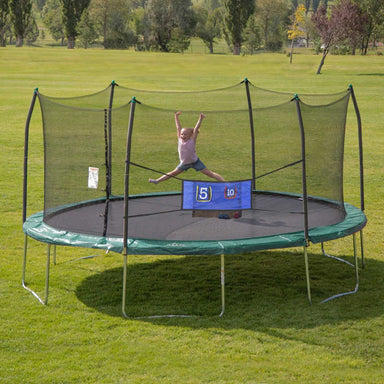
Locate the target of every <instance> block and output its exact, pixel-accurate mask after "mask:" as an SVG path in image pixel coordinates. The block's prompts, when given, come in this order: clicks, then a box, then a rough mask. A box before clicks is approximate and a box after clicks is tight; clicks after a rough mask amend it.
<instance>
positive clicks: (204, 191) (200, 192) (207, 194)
mask: <svg viewBox="0 0 384 384" xmlns="http://www.w3.org/2000/svg"><path fill="white" fill-rule="evenodd" d="M211 200H212V188H211V187H210V186H208V187H201V186H200V185H197V186H196V201H198V202H200V203H206V202H209V201H211Z"/></svg>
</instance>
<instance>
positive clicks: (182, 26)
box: [146, 0, 196, 52]
mask: <svg viewBox="0 0 384 384" xmlns="http://www.w3.org/2000/svg"><path fill="white" fill-rule="evenodd" d="M146 19H147V21H148V25H149V29H150V33H151V35H152V37H151V38H150V39H151V40H152V42H153V44H154V46H155V47H156V48H157V49H159V50H160V51H162V52H169V51H170V50H171V47H172V50H174V49H175V45H176V46H177V45H178V44H174V43H173V42H172V39H176V41H179V42H180V39H181V34H183V35H184V37H185V38H186V39H189V37H190V36H191V34H192V32H193V29H194V27H195V24H196V21H195V18H194V13H193V10H192V2H191V0H148V3H147V5H146ZM174 29H177V30H176V31H175V32H174V33H173V35H172V31H173V30H174ZM178 46H179V48H180V47H183V46H185V45H184V44H181V45H178Z"/></svg>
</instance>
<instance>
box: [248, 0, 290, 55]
mask: <svg viewBox="0 0 384 384" xmlns="http://www.w3.org/2000/svg"><path fill="white" fill-rule="evenodd" d="M288 14H289V3H288V1H286V0H258V1H257V3H256V17H257V20H258V24H259V26H260V29H261V34H262V38H263V40H264V46H265V47H266V49H269V50H273V51H278V50H280V49H281V47H282V44H283V43H282V41H283V33H284V34H285V31H286V28H285V27H286V26H288V24H289V17H288Z"/></svg>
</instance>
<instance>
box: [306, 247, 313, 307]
mask: <svg viewBox="0 0 384 384" xmlns="http://www.w3.org/2000/svg"><path fill="white" fill-rule="evenodd" d="M304 260H305V275H306V277H307V295H308V301H309V304H312V298H311V282H310V279H309V263H308V250H307V246H304Z"/></svg>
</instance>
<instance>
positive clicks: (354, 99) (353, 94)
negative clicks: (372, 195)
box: [349, 85, 365, 211]
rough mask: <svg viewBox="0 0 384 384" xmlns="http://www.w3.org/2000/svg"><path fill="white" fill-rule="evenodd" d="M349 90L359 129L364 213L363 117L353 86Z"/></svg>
mask: <svg viewBox="0 0 384 384" xmlns="http://www.w3.org/2000/svg"><path fill="white" fill-rule="evenodd" d="M349 90H350V92H351V96H352V101H353V106H354V108H355V113H356V118H357V129H358V139H359V169H360V205H361V210H362V211H364V209H365V206H364V205H365V203H364V169H363V130H362V124H361V115H360V111H359V107H358V105H357V100H356V96H355V92H354V90H353V87H352V85H350V86H349Z"/></svg>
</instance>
